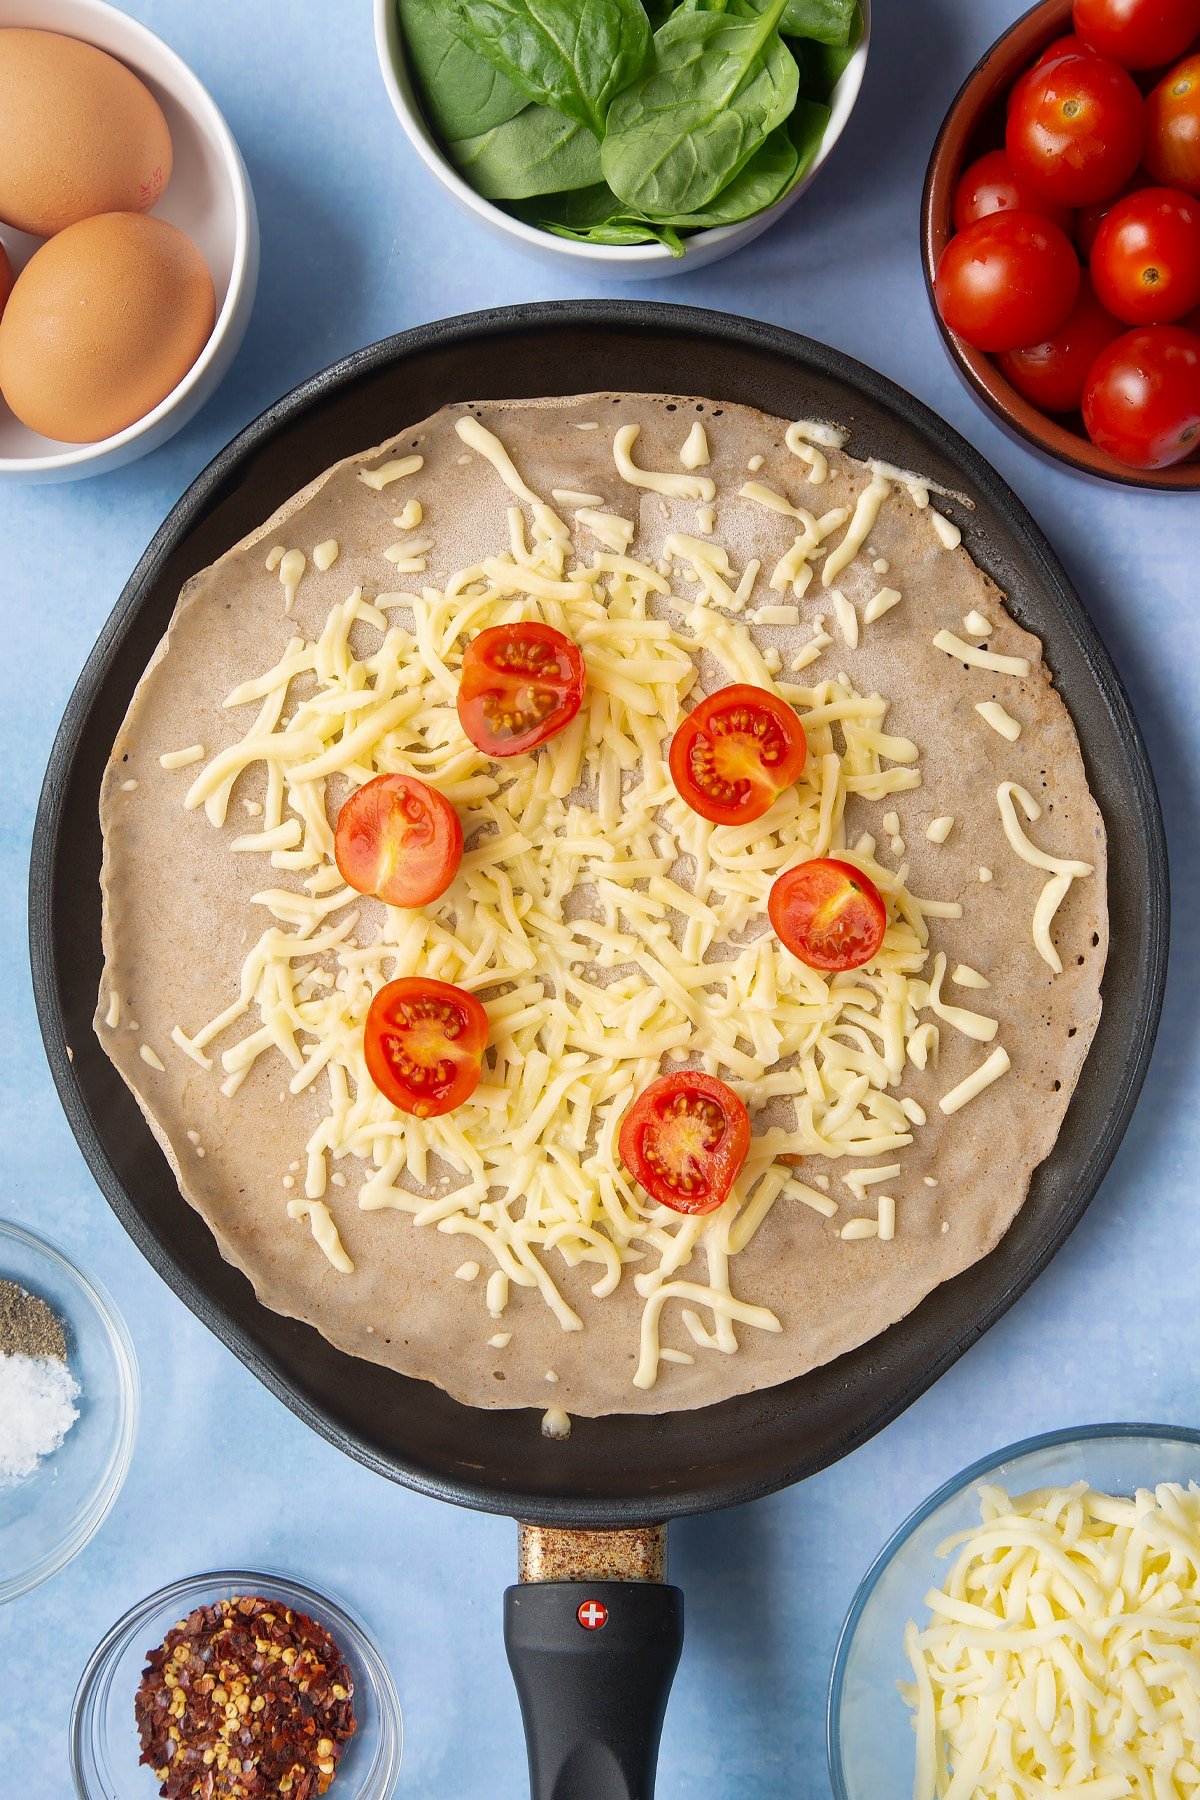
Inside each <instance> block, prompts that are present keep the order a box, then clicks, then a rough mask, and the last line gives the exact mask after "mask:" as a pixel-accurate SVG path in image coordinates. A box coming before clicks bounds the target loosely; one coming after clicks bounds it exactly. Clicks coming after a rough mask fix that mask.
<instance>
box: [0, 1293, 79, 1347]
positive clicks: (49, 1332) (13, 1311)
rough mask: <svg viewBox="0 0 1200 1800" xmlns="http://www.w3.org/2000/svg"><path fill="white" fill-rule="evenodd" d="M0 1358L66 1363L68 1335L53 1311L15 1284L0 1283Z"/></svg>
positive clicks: (43, 1302) (34, 1295) (42, 1301)
mask: <svg viewBox="0 0 1200 1800" xmlns="http://www.w3.org/2000/svg"><path fill="white" fill-rule="evenodd" d="M0 1356H52V1357H54V1358H55V1360H56V1361H57V1362H66V1360H67V1335H66V1332H65V1331H64V1330H63V1323H62V1320H61V1319H60V1318H59V1316H58V1314H57V1313H56V1312H53V1311H52V1310H51V1308H50V1307H48V1306H47V1305H46V1302H45V1301H44V1300H39V1299H38V1297H37V1295H36V1294H28V1293H26V1291H25V1289H24V1288H23V1287H18V1286H17V1284H16V1282H15V1281H0Z"/></svg>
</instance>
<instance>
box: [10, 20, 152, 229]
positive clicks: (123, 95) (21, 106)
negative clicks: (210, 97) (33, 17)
mask: <svg viewBox="0 0 1200 1800" xmlns="http://www.w3.org/2000/svg"><path fill="white" fill-rule="evenodd" d="M170 179H171V134H170V132H169V131H168V129H167V121H166V120H165V119H164V118H163V114H162V108H161V107H160V106H159V104H158V101H157V100H156V99H155V98H154V95H153V94H152V93H151V92H150V90H149V88H148V87H147V86H146V85H145V83H144V82H142V81H139V80H138V77H137V76H136V75H135V74H134V73H133V72H132V70H130V69H127V68H126V67H125V64H124V63H120V62H118V61H117V60H116V58H115V57H112V56H109V55H107V54H106V53H105V51H103V50H97V49H96V48H95V46H94V45H92V44H85V43H82V42H81V41H80V40H79V39H78V38H72V37H62V36H61V35H60V34H59V33H58V32H57V31H28V30H24V29H21V28H18V27H11V28H9V29H7V30H0V221H2V222H3V223H5V224H7V225H13V226H15V227H16V229H17V230H18V231H29V232H32V233H33V235H34V237H52V236H53V234H54V233H55V232H56V231H62V230H63V229H64V228H65V227H66V226H68V225H74V224H75V223H76V221H77V220H79V219H90V218H92V217H93V216H94V215H95V214H96V213H105V212H145V210H146V208H147V207H149V206H153V205H154V202H155V201H156V200H157V199H158V197H159V195H160V194H161V193H162V191H163V189H164V188H165V187H166V185H167V183H168V181H170Z"/></svg>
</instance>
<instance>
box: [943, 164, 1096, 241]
mask: <svg viewBox="0 0 1200 1800" xmlns="http://www.w3.org/2000/svg"><path fill="white" fill-rule="evenodd" d="M998 212H1031V213H1037V214H1039V215H1040V217H1041V218H1043V219H1053V221H1054V223H1055V224H1056V225H1058V226H1059V227H1060V228H1061V229H1062V230H1063V231H1067V232H1069V231H1070V229H1071V209H1070V207H1067V206H1055V205H1054V203H1053V201H1051V200H1043V199H1042V197H1041V195H1040V194H1038V193H1037V192H1036V191H1035V190H1034V188H1033V187H1032V185H1031V184H1030V183H1029V182H1028V181H1019V180H1018V179H1017V177H1016V176H1015V175H1014V174H1013V171H1012V164H1011V163H1010V162H1009V160H1008V157H1007V155H1006V154H1005V152H1004V151H1003V150H989V151H988V152H987V154H986V156H981V157H979V158H978V159H977V160H976V161H975V162H973V163H972V164H971V165H970V167H969V168H966V169H964V170H963V172H962V174H961V175H960V176H959V178H958V186H957V187H956V188H955V190H954V229H955V231H965V230H966V228H967V226H968V225H974V223H975V221H976V219H986V218H988V217H989V216H990V215H991V214H992V213H998Z"/></svg>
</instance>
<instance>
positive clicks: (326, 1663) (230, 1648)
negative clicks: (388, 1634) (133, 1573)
mask: <svg viewBox="0 0 1200 1800" xmlns="http://www.w3.org/2000/svg"><path fill="white" fill-rule="evenodd" d="M353 1697H354V1683H353V1681H352V1680H351V1677H350V1671H349V1669H348V1668H347V1666H346V1660H345V1658H344V1657H343V1655H342V1653H341V1651H340V1650H339V1649H338V1647H337V1645H336V1644H335V1642H334V1641H333V1639H332V1638H331V1637H330V1635H329V1633H328V1632H327V1631H326V1630H325V1629H324V1627H323V1626H321V1625H318V1624H317V1623H316V1621H315V1620H313V1619H310V1618H309V1617H308V1616H307V1614H306V1613H299V1612H293V1611H292V1610H291V1608H290V1607H287V1606H284V1605H282V1604H280V1603H279V1602H277V1601H273V1600H264V1599H261V1598H260V1597H258V1596H252V1595H245V1596H242V1597H236V1598H234V1599H232V1600H222V1601H219V1602H218V1603H217V1605H215V1606H200V1607H197V1608H196V1610H195V1612H192V1613H189V1614H188V1616H187V1618H186V1619H183V1620H182V1621H181V1622H180V1623H179V1624H178V1625H175V1626H172V1628H171V1630H170V1631H169V1632H168V1633H167V1635H166V1637H165V1639H164V1640H163V1642H162V1644H160V1646H159V1647H158V1649H157V1650H151V1651H150V1652H149V1653H148V1655H147V1657H146V1667H145V1669H144V1670H143V1671H142V1679H141V1683H140V1685H139V1687H138V1691H137V1694H136V1696H135V1698H134V1714H135V1717H136V1719H137V1728H138V1737H139V1738H140V1740H141V1745H142V1754H141V1758H140V1760H141V1761H142V1762H144V1763H147V1764H148V1765H149V1766H150V1768H152V1769H153V1771H154V1773H155V1775H156V1776H157V1777H158V1781H159V1783H160V1786H159V1793H160V1794H161V1795H163V1796H164V1800H268V1797H270V1796H274V1795H288V1796H289V1797H290V1800H311V1797H312V1796H313V1795H319V1794H324V1793H326V1792H327V1791H328V1788H329V1784H330V1782H331V1781H332V1780H333V1777H334V1774H335V1773H336V1770H337V1764H338V1759H339V1757H340V1756H341V1755H342V1752H343V1750H344V1749H345V1746H346V1744H347V1742H348V1740H349V1739H350V1738H351V1737H352V1736H353V1733H354V1729H355V1724H356V1721H355V1718H354V1707H353V1704H352V1702H353Z"/></svg>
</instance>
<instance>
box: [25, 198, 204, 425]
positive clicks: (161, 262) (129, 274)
mask: <svg viewBox="0 0 1200 1800" xmlns="http://www.w3.org/2000/svg"><path fill="white" fill-rule="evenodd" d="M214 312H215V300H214V296H213V284H212V277H211V276H210V275H209V272H208V270H207V268H206V267H205V264H204V259H203V257H202V256H201V255H200V252H199V251H198V250H197V248H196V246H195V244H193V242H192V240H191V239H190V238H188V237H185V236H184V234H183V232H182V231H179V230H177V228H176V227H175V226H174V225H168V223H167V221H166V220H165V219H157V218H153V217H150V216H147V215H146V214H145V213H102V214H101V215H100V217H99V218H98V219H83V220H81V222H80V223H79V224H78V225H69V226H68V227H67V229H66V230H65V231H60V232H59V233H58V236H57V237H53V238H51V239H50V242H49V243H48V244H43V245H42V247H41V249H40V250H38V251H37V252H36V253H35V254H34V256H33V257H32V259H31V260H30V261H29V262H28V263H27V264H26V265H25V267H24V268H23V269H22V270H21V273H20V275H19V276H18V277H17V280H16V283H15V285H14V287H13V291H12V294H11V295H10V297H9V302H8V305H7V306H6V307H5V309H4V316H3V317H2V318H0V392H2V393H3V395H4V398H5V399H6V400H7V401H8V404H9V405H10V406H11V408H12V410H13V411H14V412H15V413H16V415H17V417H18V419H21V420H22V421H23V422H24V423H25V424H26V425H28V426H29V427H30V429H31V430H33V431H40V432H42V433H43V434H44V435H45V436H46V437H51V438H61V439H63V440H65V441H66V442H67V443H70V444H89V443H93V442H95V440H96V439H97V438H105V437H111V436H112V434H113V432H115V431H123V430H124V428H125V427H126V425H132V424H133V423H134V421H135V420H137V419H141V418H144V417H145V415H146V414H147V413H148V412H149V411H150V409H151V408H152V407H154V406H157V405H158V403H159V401H160V400H163V399H165V398H166V396H167V395H168V394H169V393H170V392H171V390H172V388H174V387H176V386H177V385H178V384H179V382H180V381H182V379H183V377H184V376H185V375H186V374H187V372H188V370H189V369H190V368H191V366H192V364H193V363H194V362H195V360H196V358H197V357H198V356H199V354H200V352H201V350H203V348H204V346H205V344H206V343H207V342H208V338H209V334H210V333H211V331H212V327H213V316H214Z"/></svg>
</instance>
